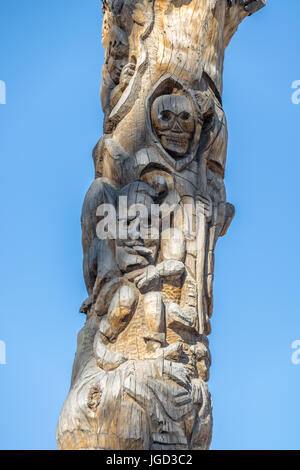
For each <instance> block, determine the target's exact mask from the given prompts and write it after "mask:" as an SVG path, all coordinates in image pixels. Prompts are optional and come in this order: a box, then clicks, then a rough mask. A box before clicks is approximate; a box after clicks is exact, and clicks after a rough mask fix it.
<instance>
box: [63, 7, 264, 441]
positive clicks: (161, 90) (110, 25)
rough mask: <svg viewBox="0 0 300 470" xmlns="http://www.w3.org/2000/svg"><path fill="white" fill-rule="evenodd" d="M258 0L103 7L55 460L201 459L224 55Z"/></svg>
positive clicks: (222, 208)
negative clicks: (98, 454) (96, 102)
mask: <svg viewBox="0 0 300 470" xmlns="http://www.w3.org/2000/svg"><path fill="white" fill-rule="evenodd" d="M264 5H265V0H105V1H104V5H103V11H104V22H103V45H104V47H105V50H106V52H105V64H104V66H103V72H102V87H101V101H102V107H103V111H104V134H103V136H102V138H101V139H100V141H99V142H98V144H97V145H96V147H95V149H94V152H93V159H94V164H95V180H94V182H93V183H92V185H91V187H90V189H89V191H88V193H87V195H86V198H85V201H84V204H83V210H82V244H83V253H84V262H83V270H84V279H85V283H86V287H87V291H88V299H87V300H85V302H84V303H83V305H82V307H81V312H82V313H84V314H85V315H86V323H85V326H84V328H83V329H82V330H81V331H80V333H79V335H78V347H77V353H76V357H75V362H74V366H73V373H72V382H71V388H70V392H69V395H68V397H67V399H66V402H65V404H64V406H63V409H62V412H61V415H60V419H59V423H58V427H57V442H58V446H59V448H60V449H124V450H138V449H151V450H187V449H190V450H193V449H198V450H200V449H208V448H209V446H210V442H211V435H212V405H211V397H210V394H209V391H208V388H207V381H208V378H209V368H210V363H211V358H210V352H209V343H208V339H207V335H208V334H209V333H210V318H211V315H212V309H213V295H212V284H213V275H214V248H215V245H216V242H217V240H218V238H219V237H220V236H223V235H224V234H225V233H226V231H227V228H228V227H229V225H230V222H231V220H232V218H233V216H234V207H233V206H232V205H231V204H229V203H227V202H226V192H225V186H224V172H225V162H226V150H227V149H226V147H227V125H226V118H225V114H224V111H223V109H222V98H221V96H222V71H223V60H224V51H225V48H226V46H227V45H228V43H229V42H230V39H231V37H232V36H233V34H234V33H235V31H236V30H237V28H238V25H239V23H240V22H241V21H242V20H243V19H244V18H246V17H247V16H249V15H251V14H252V13H254V12H256V11H258V10H259V9H260V8H262V7H263V6H264Z"/></svg>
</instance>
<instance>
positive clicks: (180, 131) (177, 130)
mask: <svg viewBox="0 0 300 470" xmlns="http://www.w3.org/2000/svg"><path fill="white" fill-rule="evenodd" d="M172 131H173V132H178V133H182V132H183V130H182V127H181V126H180V124H179V122H178V121H177V120H176V121H175V123H174V126H173V127H172Z"/></svg>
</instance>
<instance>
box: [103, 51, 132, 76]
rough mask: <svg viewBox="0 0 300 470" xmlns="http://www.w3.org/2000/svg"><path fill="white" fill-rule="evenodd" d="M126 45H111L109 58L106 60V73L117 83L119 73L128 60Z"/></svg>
mask: <svg viewBox="0 0 300 470" xmlns="http://www.w3.org/2000/svg"><path fill="white" fill-rule="evenodd" d="M128 52H129V50H128V45H126V44H122V43H119V44H116V45H113V46H112V47H111V50H110V55H109V59H108V62H107V69H108V73H109V74H110V77H111V79H112V81H113V82H114V83H115V84H116V85H117V84H118V83H119V81H120V75H121V72H122V70H123V67H124V66H125V65H126V64H127V62H128Z"/></svg>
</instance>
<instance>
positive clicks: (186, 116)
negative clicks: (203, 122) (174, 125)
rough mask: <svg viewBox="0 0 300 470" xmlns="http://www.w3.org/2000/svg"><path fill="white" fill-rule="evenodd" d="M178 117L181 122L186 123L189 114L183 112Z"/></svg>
mask: <svg viewBox="0 0 300 470" xmlns="http://www.w3.org/2000/svg"><path fill="white" fill-rule="evenodd" d="M179 117H180V119H182V120H183V121H188V120H189V119H190V113H188V112H187V111H183V112H182V113H180V115H179Z"/></svg>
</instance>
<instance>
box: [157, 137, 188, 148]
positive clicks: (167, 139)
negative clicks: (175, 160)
mask: <svg viewBox="0 0 300 470" xmlns="http://www.w3.org/2000/svg"><path fill="white" fill-rule="evenodd" d="M163 137H164V139H165V142H167V143H168V144H174V145H179V146H180V147H185V146H186V145H187V142H186V141H185V140H184V139H183V137H182V136H180V135H178V136H177V135H166V136H163Z"/></svg>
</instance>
